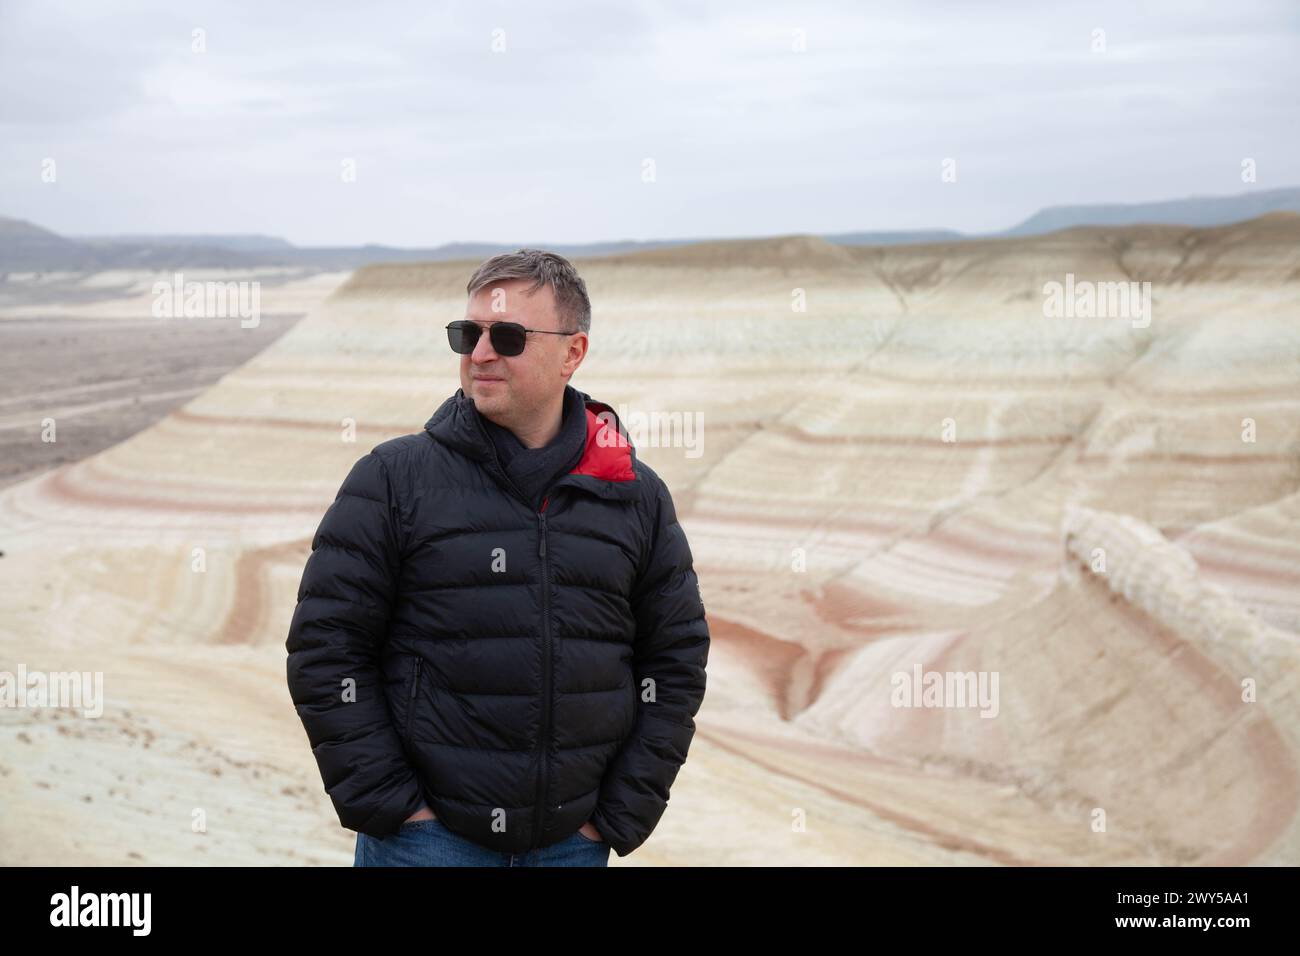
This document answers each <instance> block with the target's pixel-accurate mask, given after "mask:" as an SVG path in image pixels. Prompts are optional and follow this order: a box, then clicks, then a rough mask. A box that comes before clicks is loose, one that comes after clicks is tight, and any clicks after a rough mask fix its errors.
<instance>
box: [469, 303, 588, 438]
mask: <svg viewBox="0 0 1300 956" xmlns="http://www.w3.org/2000/svg"><path fill="white" fill-rule="evenodd" d="M531 285H532V280H531V279H504V280H502V281H500V282H494V283H492V284H490V285H487V286H485V287H484V288H482V289H479V290H478V291H477V292H475V293H474V294H473V295H472V296H470V299H469V302H468V303H467V305H466V307H465V318H467V319H469V320H470V321H471V322H476V323H477V324H478V325H480V326H482V328H483V334H482V335H480V336H479V339H478V344H477V345H475V346H474V351H473V352H471V353H470V354H469V355H462V356H461V357H460V385H461V388H462V389H464V391H465V395H466V396H467V397H469V398H472V399H474V407H475V408H476V409H477V410H478V412H479V414H480V415H483V416H485V417H486V418H489V419H491V420H492V421H494V422H496V423H497V424H498V425H501V426H503V427H505V428H517V427H520V426H524V425H527V424H530V423H532V422H534V421H536V419H537V418H538V417H540V416H542V415H545V414H547V412H548V411H550V410H552V409H553V408H554V406H555V403H556V402H558V401H559V397H560V395H561V394H562V393H563V392H564V386H565V385H566V384H567V383H568V380H569V377H570V376H571V375H572V374H573V372H574V371H575V370H576V369H577V367H578V365H579V364H580V363H581V362H582V357H583V355H584V354H585V352H586V344H587V343H586V340H587V335H586V333H584V332H578V333H575V334H574V335H535V334H533V333H531V332H530V333H529V334H528V342H527V344H526V345H525V346H524V350H523V351H522V352H520V353H519V354H518V355H499V354H497V352H496V351H495V350H494V349H493V348H492V338H491V336H490V335H489V334H488V327H489V326H491V325H492V324H494V323H496V322H518V323H519V324H520V325H522V326H524V327H525V328H529V329H545V330H547V331H550V332H559V331H561V327H560V321H559V316H558V315H557V314H556V310H555V293H554V290H552V289H551V287H550V285H543V286H542V287H541V288H539V289H538V290H537V291H536V292H534V293H533V294H532V295H528V294H527V292H526V290H527V289H528V287H529V286H531Z"/></svg>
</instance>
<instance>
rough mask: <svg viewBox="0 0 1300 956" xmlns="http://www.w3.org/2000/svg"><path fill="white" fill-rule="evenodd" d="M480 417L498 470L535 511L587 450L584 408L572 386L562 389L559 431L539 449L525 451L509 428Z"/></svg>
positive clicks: (579, 396)
mask: <svg viewBox="0 0 1300 956" xmlns="http://www.w3.org/2000/svg"><path fill="white" fill-rule="evenodd" d="M480 417H481V418H482V422H483V427H484V428H485V429H486V430H487V433H488V437H489V438H490V439H492V444H493V445H494V446H495V447H496V450H497V457H498V459H499V460H500V462H501V467H502V468H503V469H504V470H505V473H506V475H507V476H508V477H509V478H510V480H511V482H513V483H514V485H515V487H516V488H518V489H519V490H520V492H522V493H523V495H524V496H525V497H526V498H527V499H528V500H529V501H530V502H532V506H533V507H534V508H540V507H541V506H542V499H543V498H544V497H545V495H546V492H547V490H548V489H549V488H550V487H551V485H553V484H554V483H555V482H556V481H558V480H559V479H560V478H561V477H562V476H563V475H567V474H568V473H569V472H570V471H572V470H573V469H574V468H576V467H577V465H578V462H579V461H580V460H581V459H582V453H583V451H584V450H585V449H586V447H587V406H586V404H585V403H584V402H583V400H582V396H581V395H579V394H578V390H577V389H576V388H574V387H573V386H572V385H566V386H564V418H563V420H562V421H561V422H560V430H559V431H558V432H556V434H555V437H554V438H553V439H551V441H550V443H549V444H547V445H543V446H542V447H541V448H528V447H527V446H526V445H524V443H523V442H521V441H520V440H519V439H518V438H517V437H516V436H515V433H514V432H512V431H510V429H508V428H502V427H501V426H500V425H498V424H497V423H496V422H494V421H492V420H491V419H488V418H483V417H482V416H480Z"/></svg>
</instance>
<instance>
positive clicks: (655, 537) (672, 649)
mask: <svg viewBox="0 0 1300 956" xmlns="http://www.w3.org/2000/svg"><path fill="white" fill-rule="evenodd" d="M647 478H648V479H649V480H650V481H651V483H652V485H653V486H654V488H655V493H654V504H653V506H652V515H653V521H654V524H653V531H652V535H651V543H650V552H649V557H648V558H647V560H646V562H645V568H644V570H643V571H642V573H641V575H640V577H639V579H638V581H637V584H636V586H635V588H634V590H633V595H632V609H633V612H634V613H635V615H636V620H637V636H636V647H635V653H634V658H633V667H634V671H635V674H636V681H637V688H638V704H637V719H636V724H635V726H634V727H633V729H632V731H631V733H630V734H629V735H628V739H627V741H626V742H625V743H624V745H623V747H622V749H621V750H620V751H619V752H618V753H617V754H616V755H615V756H614V758H613V759H612V760H611V761H610V763H609V766H608V767H607V768H606V770H605V775H604V778H603V779H602V781H601V788H600V797H599V799H598V801H597V804H596V809H595V811H594V812H593V813H592V817H591V819H592V823H594V824H595V826H596V829H598V830H599V831H600V833H601V835H602V836H603V837H604V838H605V839H606V840H607V841H609V845H610V848H611V849H613V850H614V852H615V853H617V854H618V855H619V856H627V855H628V854H629V853H631V852H632V851H633V850H635V849H636V848H637V847H639V846H640V845H641V844H642V843H644V842H645V840H646V838H647V837H649V836H650V833H651V832H652V831H653V830H654V828H655V827H656V826H657V825H658V823H659V818H660V817H662V816H663V813H664V810H665V809H666V808H667V806H668V791H669V788H670V787H671V786H672V784H673V780H674V779H676V777H677V771H678V770H679V769H680V768H681V765H682V764H683V763H684V762H685V760H686V752H687V749H688V748H689V747H690V744H691V738H692V737H694V735H695V721H694V719H693V718H694V716H695V714H696V712H698V711H699V709H700V704H701V703H703V701H704V683H705V673H704V668H705V664H706V663H707V662H708V657H709V628H708V622H707V621H706V619H705V616H704V603H703V601H701V599H700V592H699V583H698V581H697V579H696V575H695V570H694V567H693V563H692V557H691V549H690V545H689V544H688V543H687V541H686V534H685V532H684V531H683V530H682V526H681V525H680V524H678V522H677V514H676V511H675V510H674V508H673V501H672V496H671V495H670V494H669V492H668V489H667V487H666V486H665V485H664V483H663V480H662V479H661V478H659V476H658V475H655V474H654V473H653V472H650V473H649V475H647Z"/></svg>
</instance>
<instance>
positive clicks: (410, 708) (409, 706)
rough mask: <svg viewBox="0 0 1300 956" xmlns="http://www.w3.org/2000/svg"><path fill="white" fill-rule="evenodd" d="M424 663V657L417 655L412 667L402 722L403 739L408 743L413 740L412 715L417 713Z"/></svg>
mask: <svg viewBox="0 0 1300 956" xmlns="http://www.w3.org/2000/svg"><path fill="white" fill-rule="evenodd" d="M423 663H424V658H423V657H421V656H420V655H419V654H417V655H415V663H414V664H413V665H412V667H411V689H410V692H409V693H408V694H407V695H406V720H405V721H404V722H403V724H402V739H403V740H405V741H406V742H407V743H410V742H411V716H412V715H413V714H414V713H415V701H416V698H417V697H418V695H419V693H420V665H421V664H423Z"/></svg>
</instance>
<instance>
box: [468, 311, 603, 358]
mask: <svg viewBox="0 0 1300 956" xmlns="http://www.w3.org/2000/svg"><path fill="white" fill-rule="evenodd" d="M529 332H537V333H539V334H541V335H577V334H578V333H577V332H552V331H550V330H548V329H526V328H524V327H523V326H522V325H520V324H519V323H518V322H493V323H492V324H491V325H489V326H488V337H489V338H490V339H491V341H492V351H494V352H496V353H497V354H498V355H518V354H519V353H521V352H522V351H523V350H524V346H525V345H526V344H528V333H529ZM482 334H483V327H482V326H481V325H479V324H478V323H476V322H471V321H469V320H468V319H461V320H460V321H457V322H451V323H449V324H448V325H447V342H448V344H450V345H451V350H452V351H453V352H456V353H457V354H459V355H469V354H470V353H471V352H473V351H474V346H476V345H478V340H479V336H480V335H482Z"/></svg>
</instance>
